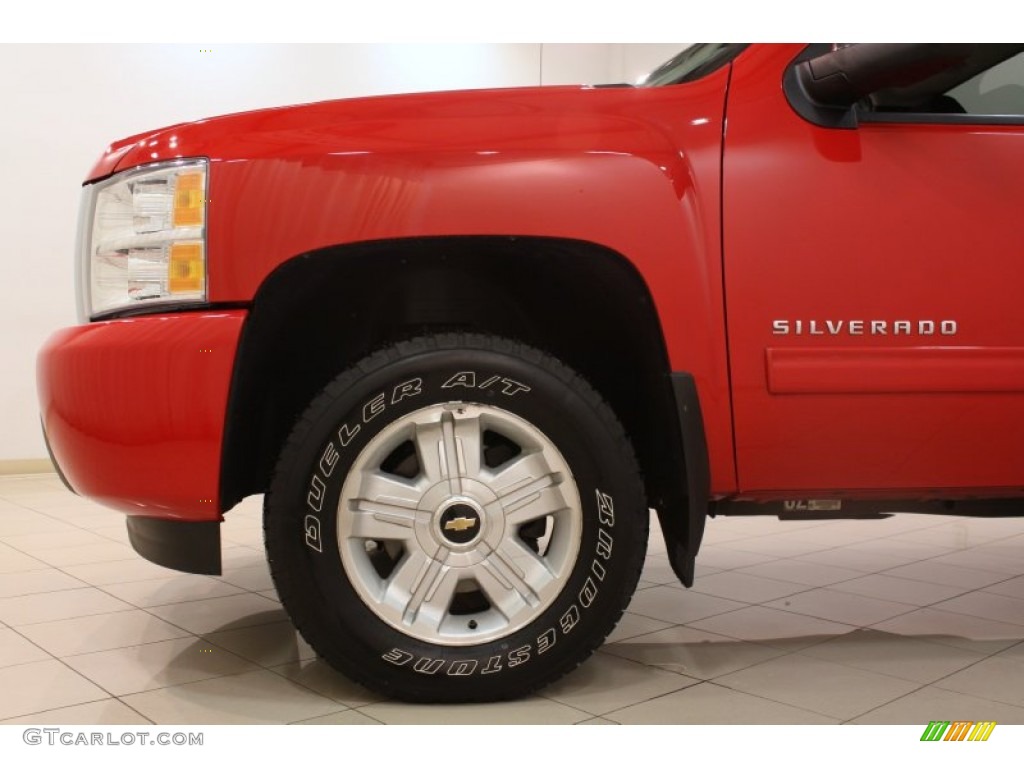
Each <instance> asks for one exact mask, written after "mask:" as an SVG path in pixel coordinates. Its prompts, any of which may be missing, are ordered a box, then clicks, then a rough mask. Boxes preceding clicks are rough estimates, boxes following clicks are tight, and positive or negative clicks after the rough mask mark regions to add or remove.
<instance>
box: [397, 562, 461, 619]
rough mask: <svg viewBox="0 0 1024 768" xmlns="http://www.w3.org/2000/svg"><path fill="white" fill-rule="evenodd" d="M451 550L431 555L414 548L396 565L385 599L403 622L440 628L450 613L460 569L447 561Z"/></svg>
mask: <svg viewBox="0 0 1024 768" xmlns="http://www.w3.org/2000/svg"><path fill="white" fill-rule="evenodd" d="M447 556H448V551H447V550H445V549H443V548H442V549H441V551H439V552H438V553H435V556H434V557H430V556H428V555H427V553H426V552H423V551H422V550H420V549H414V550H413V551H412V552H411V553H410V555H409V556H408V557H407V558H406V559H405V560H403V561H402V563H401V564H400V565H399V566H398V568H396V569H395V572H394V573H393V574H392V576H391V578H390V579H388V582H387V586H386V588H385V590H384V596H383V600H382V602H384V603H385V604H386V605H387V606H388V607H389V608H390V609H391V610H392V611H393V612H394V613H395V614H397V616H399V617H400V620H401V622H402V624H404V625H406V626H415V627H417V628H418V629H419V630H421V631H422V630H431V631H437V629H438V627H440V626H441V622H442V621H443V620H444V618H445V616H446V615H447V613H448V606H449V605H451V601H452V596H453V595H454V594H455V587H456V585H457V584H458V573H457V572H456V571H455V570H454V569H452V568H450V567H448V566H447V565H445V560H446V558H447Z"/></svg>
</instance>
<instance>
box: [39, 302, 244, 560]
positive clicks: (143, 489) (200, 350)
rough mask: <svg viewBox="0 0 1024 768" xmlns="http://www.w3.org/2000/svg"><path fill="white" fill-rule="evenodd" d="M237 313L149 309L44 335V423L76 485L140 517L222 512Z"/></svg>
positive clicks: (196, 517) (216, 516)
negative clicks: (145, 312)
mask: <svg viewBox="0 0 1024 768" xmlns="http://www.w3.org/2000/svg"><path fill="white" fill-rule="evenodd" d="M245 317H246V312H245V311H244V310H229V311H206V312H182V313H176V314H163V315H147V316H143V317H133V318H125V319H121V320H111V321H105V322H98V323H91V324H89V325H83V326H77V327H74V328H66V329H64V330H61V331H58V332H57V333H55V334H54V335H53V336H51V337H50V339H49V340H48V341H47V343H46V344H45V346H44V347H43V349H42V350H41V351H40V353H39V359H38V369H37V384H38V388H39V403H40V408H41V412H42V419H43V428H44V430H45V431H46V436H47V440H48V441H49V444H50V448H51V450H52V452H53V457H54V459H55V461H56V462H57V463H58V464H59V466H60V468H61V471H62V472H63V473H64V476H65V477H66V478H67V481H68V482H69V483H70V485H71V487H72V488H73V489H74V490H75V492H76V493H79V494H81V495H82V496H86V497H89V498H92V499H95V500H96V501H98V502H100V503H102V504H104V505H106V506H109V507H113V508H115V509H118V510H120V511H122V512H125V513H127V514H129V515H133V516H135V515H138V516H141V517H143V518H160V519H163V520H167V521H171V520H174V521H179V522H182V523H211V522H219V521H220V519H221V516H220V512H221V510H219V509H218V498H219V482H220V458H221V444H222V441H223V433H224V419H225V411H226V408H227V402H228V391H229V388H230V386H231V374H232V370H233V367H234V359H235V350H236V347H237V345H238V338H239V335H240V334H241V330H242V325H243V324H244V322H245ZM139 522H141V521H139ZM181 527H182V528H192V526H189V525H183V526H181ZM199 527H201V528H203V529H207V530H208V529H210V528H211V526H199ZM212 527H213V528H215V526H212ZM160 528H161V529H165V530H166V529H167V528H168V526H160ZM147 549H150V551H149V552H146V551H140V553H141V554H143V556H145V557H147V558H149V559H155V558H154V557H153V554H154V553H153V551H152V548H151V547H150V548H147ZM161 559H162V560H164V562H162V563H161V564H164V565H169V566H170V567H177V566H175V565H174V564H173V563H172V562H167V561H166V559H165V558H161ZM218 560H219V558H218ZM157 561H158V562H159V561H160V560H157ZM190 570H191V569H190Z"/></svg>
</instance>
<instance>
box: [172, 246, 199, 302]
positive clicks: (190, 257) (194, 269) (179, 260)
mask: <svg viewBox="0 0 1024 768" xmlns="http://www.w3.org/2000/svg"><path fill="white" fill-rule="evenodd" d="M167 271H168V274H167V289H168V291H169V292H170V293H172V294H174V293H199V292H201V291H202V290H203V275H204V274H205V272H206V270H205V269H204V257H203V244H202V243H175V244H174V245H172V246H171V260H170V263H169V264H168V268H167Z"/></svg>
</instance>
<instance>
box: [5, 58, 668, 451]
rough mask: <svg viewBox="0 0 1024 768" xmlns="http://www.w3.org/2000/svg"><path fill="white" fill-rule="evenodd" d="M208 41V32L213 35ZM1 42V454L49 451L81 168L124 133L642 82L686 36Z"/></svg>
mask: <svg viewBox="0 0 1024 768" xmlns="http://www.w3.org/2000/svg"><path fill="white" fill-rule="evenodd" d="M204 47H205V46H204ZM210 47H211V49H212V50H211V52H210V53H200V50H199V49H200V46H198V45H3V46H0V104H2V105H3V113H2V114H3V117H2V119H0V153H2V158H3V163H2V165H0V169H2V171H3V173H4V176H5V180H4V183H2V184H0V247H2V248H3V250H2V252H0V461H4V460H15V459H38V458H43V457H45V456H46V449H45V447H44V445H43V441H42V437H41V435H40V432H39V419H38V411H37V405H36V394H35V355H36V352H37V350H38V349H39V347H40V346H41V345H42V343H43V341H44V340H45V339H46V337H47V336H48V335H49V334H50V333H51V332H52V331H54V330H55V329H57V328H60V327H63V326H66V325H72V324H74V323H75V297H74V285H73V279H74V267H73V251H74V248H73V245H74V237H75V222H76V215H77V209H78V197H79V187H80V184H81V181H82V179H83V177H84V175H85V173H86V172H87V171H88V169H89V168H90V167H91V166H92V164H93V162H94V161H95V160H96V158H97V157H99V155H100V153H101V152H102V151H103V149H104V148H105V147H106V146H107V144H109V143H110V142H111V141H113V140H115V139H118V138H121V137H123V136H128V135H131V134H133V133H139V132H141V131H145V130H150V129H154V128H159V127H161V126H164V125H168V124H171V123H176V122H181V121H184V120H194V119H197V118H201V117H207V116H210V115H217V114H223V113H226V112H236V111H240V110H246V109H257V108H260V107H269V106H279V105H283V104H295V103H300V102H305V101H318V100H323V99H334V98H345V97H351V96H366V95H372V94H381V93H401V92H411V91H424V90H441V89H453V88H489V87H506V86H521V85H537V84H539V83H540V84H544V85H553V84H570V83H607V82H634V81H635V80H636V79H637V78H638V77H640V76H642V75H643V74H645V73H646V72H648V71H650V69H652V68H653V67H654V66H656V65H657V64H658V63H660V62H661V61H663V60H664V59H667V58H668V57H669V56H671V55H673V54H674V53H675V52H676V51H678V50H679V49H680V48H682V47H683V44H681V43H680V44H665V45H661V44H637V45H622V44H605V45H602V44H555V45H551V44H544V45H539V44H501V45H499V44H478V45H471V44H459V45H441V44H410V45H407V44H402V45H386V44H347V45H312V44H309V45H223V46H218V45H212V46H210Z"/></svg>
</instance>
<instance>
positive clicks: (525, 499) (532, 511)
mask: <svg viewBox="0 0 1024 768" xmlns="http://www.w3.org/2000/svg"><path fill="white" fill-rule="evenodd" d="M537 482H541V481H537ZM504 508H505V522H506V524H508V525H522V524H523V523H528V522H530V521H531V520H536V519H538V518H541V517H546V516H547V515H554V514H557V513H558V512H561V511H563V510H565V509H568V508H569V505H568V504H566V503H565V497H564V496H563V495H562V491H561V490H560V489H558V488H552V487H546V488H541V490H538V491H533V490H532V489H531V491H530V492H523V493H519V492H517V493H516V498H515V499H513V500H512V501H510V502H509V501H506V502H505V503H504Z"/></svg>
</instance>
